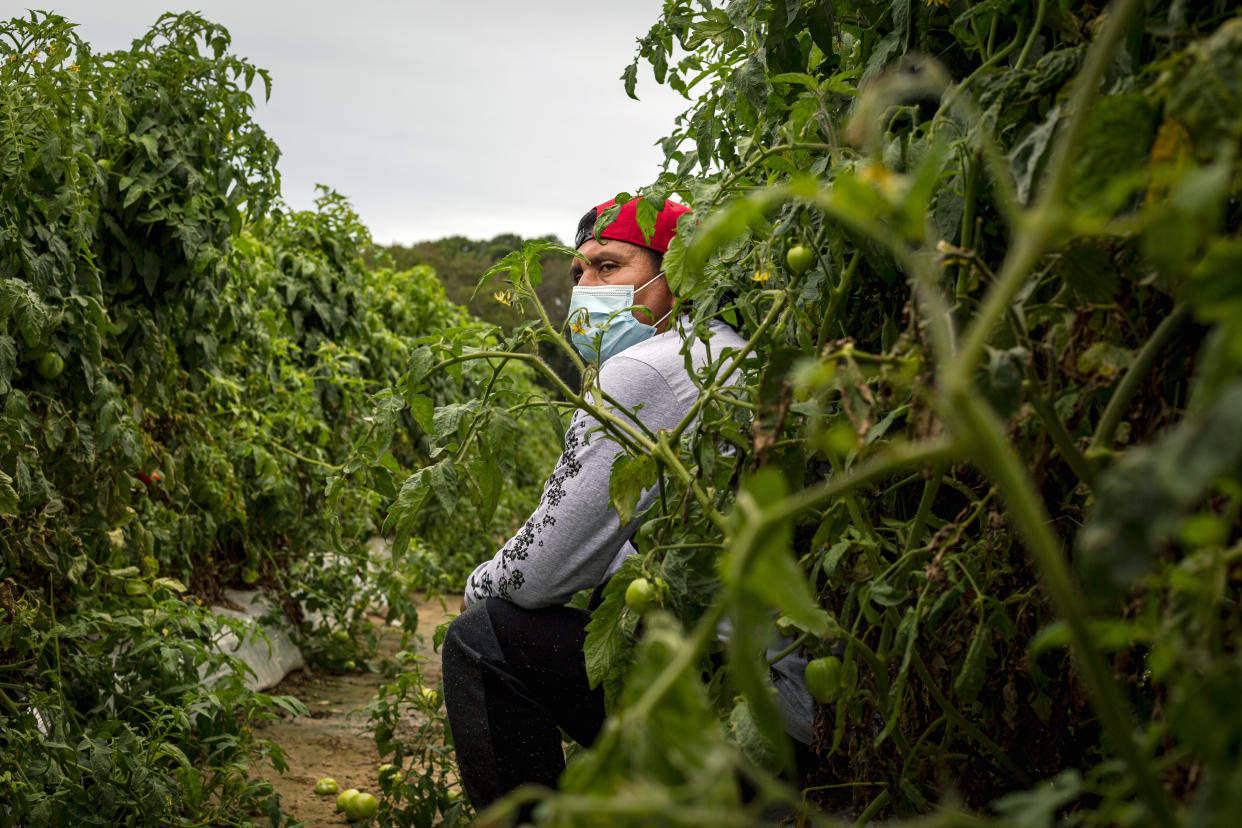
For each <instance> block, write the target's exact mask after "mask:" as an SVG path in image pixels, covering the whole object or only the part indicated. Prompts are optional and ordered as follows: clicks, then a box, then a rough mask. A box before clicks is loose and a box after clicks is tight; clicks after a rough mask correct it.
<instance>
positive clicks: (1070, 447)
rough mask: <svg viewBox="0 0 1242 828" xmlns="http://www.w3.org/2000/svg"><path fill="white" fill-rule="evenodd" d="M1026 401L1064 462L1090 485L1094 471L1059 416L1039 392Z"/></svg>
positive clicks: (1093, 480) (1093, 478) (1093, 477)
mask: <svg viewBox="0 0 1242 828" xmlns="http://www.w3.org/2000/svg"><path fill="white" fill-rule="evenodd" d="M1027 402H1029V403H1030V404H1031V408H1033V409H1034V410H1035V413H1036V414H1037V415H1039V419H1040V420H1042V421H1043V423H1044V427H1045V428H1047V429H1048V436H1049V437H1051V438H1052V442H1053V443H1055V444H1056V447H1057V450H1058V451H1060V452H1061V456H1062V457H1064V458H1065V462H1066V463H1069V467H1070V468H1071V469H1073V471H1074V474H1075V475H1077V476H1078V479H1079V480H1080V481H1081V482H1083V483H1085V484H1086V485H1088V486H1091V485H1092V484H1093V483H1094V482H1095V473H1094V472H1093V471H1092V470H1091V464H1090V463H1088V462H1087V458H1086V457H1084V456H1083V453H1082V452H1081V451H1079V450H1078V446H1076V445H1074V437H1073V435H1071V434H1070V433H1069V430H1068V429H1066V428H1065V424H1064V423H1062V422H1061V418H1060V417H1058V416H1057V413H1056V412H1055V411H1053V409H1052V406H1051V405H1050V404H1049V402H1048V401H1047V400H1045V399H1044V397H1043V395H1042V394H1039V393H1032V394H1031V395H1030V396H1028V397H1027Z"/></svg>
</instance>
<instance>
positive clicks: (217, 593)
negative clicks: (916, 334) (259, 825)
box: [0, 13, 551, 825]
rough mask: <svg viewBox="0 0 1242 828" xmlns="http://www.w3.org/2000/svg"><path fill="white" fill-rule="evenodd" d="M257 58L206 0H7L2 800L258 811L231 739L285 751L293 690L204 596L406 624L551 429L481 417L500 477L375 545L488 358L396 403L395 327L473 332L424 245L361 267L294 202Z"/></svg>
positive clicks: (523, 391) (2, 80)
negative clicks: (40, 2)
mask: <svg viewBox="0 0 1242 828" xmlns="http://www.w3.org/2000/svg"><path fill="white" fill-rule="evenodd" d="M256 85H259V86H261V87H262V88H263V89H264V92H265V93H266V91H267V87H268V86H269V85H270V81H269V78H268V76H267V74H266V72H264V71H263V70H261V69H258V68H256V67H255V66H253V65H252V64H250V63H248V62H247V61H245V60H242V59H240V58H238V57H236V56H234V55H232V54H231V53H230V52H229V37H228V33H227V32H226V31H225V30H224V29H223V28H221V27H219V26H217V25H215V24H212V23H210V22H208V21H206V20H203V19H202V18H200V17H198V16H197V15H194V14H181V15H166V16H164V17H162V18H161V19H160V20H159V21H158V22H157V23H156V24H155V26H153V27H152V29H151V30H150V31H149V32H148V34H146V35H145V36H144V37H142V38H139V39H138V40H137V41H135V43H134V45H133V47H132V48H131V49H129V50H126V51H121V52H116V53H111V54H106V55H97V54H94V53H93V52H92V51H91V50H90V48H89V46H88V45H87V44H85V43H82V42H81V41H79V40H78V39H77V37H76V35H75V34H74V31H73V28H72V26H71V25H70V24H69V23H67V22H66V21H65V20H63V19H61V18H59V17H57V16H55V15H44V14H42V13H32V14H30V15H29V16H28V17H27V18H16V19H13V20H11V21H9V22H7V23H4V24H3V25H2V26H0V121H2V122H3V123H4V127H3V133H4V134H3V139H0V778H2V779H4V780H5V781H4V783H3V787H4V791H5V793H4V796H3V797H0V824H5V825H7V824H30V825H53V824H64V825H68V824H75V825H76V824H82V825H86V824H101V825H113V824H181V823H194V824H202V823H205V822H215V821H217V820H219V821H223V822H228V823H235V822H236V821H237V820H239V819H241V818H243V815H244V814H245V813H246V812H252V813H258V812H260V811H262V812H266V813H268V814H269V815H271V816H273V818H276V817H277V816H278V815H279V807H278V804H277V802H276V800H275V799H274V798H272V796H271V791H270V789H269V788H267V787H266V786H265V784H262V783H259V782H256V781H253V780H252V779H251V776H250V774H249V773H248V772H247V763H248V762H249V760H250V759H251V758H252V757H255V756H257V755H259V754H268V755H270V757H271V759H272V761H274V762H276V763H277V765H278V766H279V764H280V763H281V756H282V753H281V751H280V749H279V748H278V747H277V746H274V745H267V744H264V743H261V742H259V741H257V740H256V739H255V736H254V727H255V726H256V725H257V724H258V723H259V722H261V721H263V720H264V719H265V718H268V717H271V716H273V715H277V714H278V713H280V712H281V711H282V709H283V710H297V709H298V705H297V703H296V702H295V701H293V700H289V699H280V698H269V697H267V696H263V695H260V694H254V693H251V692H248V691H247V690H246V689H245V687H244V686H243V683H242V676H241V675H240V667H239V666H238V665H236V664H232V663H231V662H230V659H229V658H227V657H226V656H225V655H223V654H221V653H219V652H218V651H216V650H215V649H214V648H213V647H212V646H211V642H212V641H213V639H214V638H215V637H216V636H217V635H218V633H219V632H220V629H221V628H222V627H223V626H226V625H227V624H228V623H229V622H227V621H226V620H223V619H221V618H218V617H217V616H215V615H213V614H211V613H210V612H208V611H207V605H208V604H210V603H212V602H216V601H219V600H221V599H222V590H223V589H224V588H226V587H236V588H245V587H248V586H252V585H253V586H258V587H262V588H264V589H266V590H268V591H269V592H272V593H275V594H276V595H278V596H279V597H280V598H281V602H282V603H283V604H284V605H285V606H286V607H287V608H289V610H290V611H291V612H292V613H293V614H294V616H295V620H297V621H299V622H302V623H300V624H299V626H298V630H297V633H298V638H299V642H300V643H301V644H302V646H303V649H304V650H305V651H306V652H307V654H308V655H309V656H311V657H312V659H314V660H315V661H317V662H318V663H320V664H321V665H323V666H326V667H329V668H335V669H341V668H345V667H347V666H349V665H350V664H352V663H353V662H354V660H355V659H356V658H357V659H360V658H361V657H362V656H365V655H366V652H365V646H364V647H363V651H360V650H359V647H358V644H356V643H351V642H355V641H358V640H359V639H361V642H362V644H363V645H365V644H366V641H367V624H366V621H365V619H364V613H363V609H364V608H365V607H366V606H367V605H368V604H372V603H376V602H377V600H380V601H382V602H383V603H385V604H387V606H388V607H389V612H390V614H391V616H392V618H393V619H397V618H400V619H401V620H403V621H405V622H406V623H407V626H408V627H409V628H410V629H412V628H413V624H414V622H415V621H416V616H415V615H414V611H413V607H412V605H411V603H410V591H411V589H412V588H413V587H415V586H425V587H437V586H438V587H443V586H444V585H445V584H448V583H451V582H452V580H453V578H459V577H460V575H457V574H455V573H456V572H457V571H458V570H459V569H460V568H461V565H460V564H459V563H458V562H457V558H458V557H462V556H470V555H471V548H472V545H473V547H479V546H481V545H486V544H488V543H490V538H491V536H492V535H493V534H494V533H495V531H496V526H499V525H501V524H502V523H503V521H505V520H508V519H511V517H512V513H513V509H514V505H513V502H514V499H515V498H516V497H519V496H520V493H521V492H522V491H523V490H524V489H529V488H530V487H532V486H534V485H535V484H536V483H537V477H536V474H537V472H535V471H530V472H527V471H525V470H526V469H528V468H537V467H538V466H539V465H540V461H541V459H542V458H544V457H546V456H547V453H548V451H549V450H550V449H549V448H547V446H549V445H550V441H545V440H542V439H541V437H542V435H543V434H544V433H545V432H542V431H540V430H539V429H535V430H534V431H528V433H527V437H526V438H525V439H523V440H516V439H512V438H511V434H510V432H511V431H512V429H511V428H510V430H509V431H508V432H506V430H505V429H506V428H509V427H508V426H506V425H505V424H504V423H498V424H497V425H496V426H495V430H496V435H497V440H496V445H497V446H498V448H497V450H496V458H497V462H498V463H500V464H502V465H503V466H504V467H505V468H507V469H509V471H510V472H511V473H509V474H508V475H507V480H509V481H511V485H510V486H507V487H505V489H504V491H503V492H501V491H500V490H499V489H497V491H496V492H495V496H494V497H493V498H492V500H491V502H490V503H489V505H488V506H487V508H486V509H475V508H473V506H470V505H465V504H463V505H461V506H458V507H456V508H454V504H451V503H446V504H442V505H440V504H438V505H437V506H435V507H432V508H429V509H428V510H427V514H426V515H425V520H424V522H423V523H421V524H419V525H418V526H417V527H415V528H416V529H418V530H419V531H422V530H423V529H426V530H427V535H428V536H429V537H430V538H431V539H432V540H436V539H439V538H451V539H452V541H453V544H452V545H449V544H447V543H446V544H444V548H446V549H449V550H450V553H449V554H448V555H446V556H444V558H443V559H440V558H438V557H436V556H434V555H433V554H431V553H430V552H429V551H428V549H429V547H428V546H427V545H426V544H423V543H420V544H417V545H415V546H413V547H407V548H406V549H404V550H403V553H402V554H401V555H399V556H397V557H396V558H394V559H392V560H391V562H390V563H389V564H387V565H382V566H379V567H378V568H376V564H375V562H374V561H371V560H369V556H368V555H367V553H366V550H365V548H364V545H363V544H364V542H365V541H366V540H367V539H368V538H369V537H371V536H372V535H375V534H377V533H378V532H379V528H380V519H381V518H382V517H383V515H382V511H381V510H380V507H381V504H382V503H383V502H384V499H385V498H386V497H392V496H394V495H395V494H396V492H397V485H399V482H400V480H401V479H402V477H403V476H404V472H403V471H402V470H403V469H407V468H410V467H416V466H418V465H420V464H421V463H422V462H425V460H426V458H427V453H428V451H429V450H430V448H431V445H430V442H429V436H428V435H433V434H435V433H436V432H437V431H438V430H442V429H443V428H445V427H446V426H445V425H444V421H445V419H447V420H450V421H452V420H453V418H452V416H448V417H447V418H446V417H445V415H443V414H440V413H437V414H436V415H435V416H434V417H433V407H434V405H436V404H439V405H445V404H453V405H461V406H463V409H464V408H467V407H468V403H466V404H463V403H462V401H463V400H469V399H470V398H471V397H472V396H473V395H474V394H475V393H477V390H478V389H480V388H481V387H482V386H481V384H480V383H481V381H484V380H485V379H486V378H487V377H486V372H484V371H482V370H481V369H480V370H472V369H467V370H465V371H462V372H458V373H457V374H456V375H455V376H452V377H446V378H440V379H438V380H437V381H436V382H435V383H434V384H433V387H432V388H431V389H430V390H429V391H428V395H427V398H426V399H427V404H428V405H427V406H426V407H423V406H421V405H420V404H417V403H415V404H414V405H413V406H412V407H410V408H406V409H405V411H404V412H403V414H402V416H400V417H398V418H397V419H395V420H383V418H382V416H381V417H378V418H377V416H376V411H377V410H379V411H381V412H382V411H386V410H390V409H392V408H393V406H394V404H395V403H396V402H397V400H395V399H394V398H393V397H392V395H391V394H390V393H388V392H387V391H386V390H385V389H387V388H388V387H390V386H392V385H394V384H396V383H397V382H398V381H399V380H400V379H401V378H402V377H403V376H404V375H405V373H406V371H407V369H408V362H407V357H408V352H409V348H410V342H411V341H412V340H415V339H417V338H418V337H420V336H424V335H426V334H428V333H429V332H433V331H434V332H437V336H438V335H439V332H441V331H454V332H455V336H456V337H457V341H458V342H460V343H462V345H463V347H465V346H474V347H477V346H480V345H482V344H483V343H484V341H485V338H486V336H487V335H488V334H487V332H486V330H485V329H483V328H482V327H480V326H479V325H477V324H476V323H475V322H474V321H473V320H472V319H471V318H470V317H469V316H468V315H467V314H465V313H464V312H463V311H462V310H461V309H460V308H458V307H457V306H455V305H453V304H451V303H450V302H448V301H447V299H446V298H445V296H444V291H443V289H442V287H441V286H440V284H439V283H438V281H437V279H436V277H435V274H433V273H432V272H431V271H429V270H428V269H426V268H414V269H411V270H407V271H402V272H394V271H393V270H391V269H388V268H383V267H379V268H376V269H373V270H368V269H367V268H365V267H364V266H363V264H362V260H363V255H364V253H366V252H367V251H368V250H369V248H370V247H371V242H370V239H369V236H368V234H367V231H366V229H365V228H364V227H362V226H361V224H360V223H359V222H358V219H357V217H356V216H355V215H354V213H353V212H352V211H351V210H350V208H349V205H348V204H347V203H346V201H345V200H344V199H343V198H342V197H341V196H339V195H337V194H336V193H333V192H331V191H327V190H324V191H323V192H322V193H321V197H320V198H319V200H318V207H317V209H316V210H314V211H310V212H292V211H289V210H288V209H287V208H286V207H285V206H284V205H283V204H281V202H280V200H279V175H278V172H277V168H276V161H277V158H278V156H279V152H278V150H277V148H276V146H275V145H274V144H273V143H272V141H271V140H270V139H268V138H267V136H266V135H265V134H264V133H263V131H262V130H261V129H260V128H259V127H258V126H257V124H256V123H255V122H254V121H253V120H252V110H253V100H252V97H251V90H252V89H253V88H254V87H255V86H256ZM506 383H507V384H506V385H504V386H503V388H501V387H498V388H496V389H495V390H496V391H497V392H505V393H512V394H513V395H515V399H520V398H521V397H522V396H523V395H527V394H530V393H532V392H533V387H532V386H531V384H530V382H529V379H528V378H527V377H517V378H514V379H511V380H507V381H506ZM402 405H404V402H403V403H402ZM458 419H460V416H459V417H458ZM380 420H383V422H382V424H381V423H380ZM454 422H455V421H454ZM547 434H548V436H549V437H550V436H551V432H547ZM380 443H382V444H383V445H384V449H383V450H378V449H376V450H372V451H367V450H366V447H367V446H371V445H375V446H378V445H379V444H380ZM355 444H358V445H361V446H363V449H364V450H363V451H362V452H361V453H352V448H353V447H354V445H355ZM518 457H521V458H523V460H524V462H522V463H521V464H520V466H519V467H518V468H516V469H515V458H518ZM362 471H365V472H366V484H367V485H362V484H361V482H360V474H361V472H362ZM394 481H396V482H395V483H394ZM329 490H330V491H329ZM437 533H438V534H437ZM312 613H314V614H315V615H314V616H313V617H316V618H318V619H319V621H318V623H317V624H316V625H312V624H311V623H309V621H308V620H307V619H308V618H309V617H312V616H311V614H312ZM304 614H305V617H303V616H304ZM329 629H335V630H337V631H338V632H339V634H340V635H341V636H343V637H344V638H345V641H344V642H343V643H342V642H340V641H337V640H335V639H334V638H332V637H329V636H328V635H327V631H328V630H329ZM221 667H225V668H227V669H224V670H223V671H221V669H220V668H221ZM205 675H223V678H220V679H219V680H217V681H214V682H212V683H203V682H202V681H201V677H202V676H205Z"/></svg>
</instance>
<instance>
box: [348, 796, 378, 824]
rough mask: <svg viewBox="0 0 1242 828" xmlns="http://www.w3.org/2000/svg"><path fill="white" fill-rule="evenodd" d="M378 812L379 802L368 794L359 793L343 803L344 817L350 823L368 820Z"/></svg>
mask: <svg viewBox="0 0 1242 828" xmlns="http://www.w3.org/2000/svg"><path fill="white" fill-rule="evenodd" d="M378 811H379V800H378V799H376V798H375V797H374V796H372V795H371V794H369V793H360V794H358V795H357V796H355V797H354V798H353V799H351V800H349V802H346V803H345V816H347V817H349V821H350V822H358V821H360V820H364V819H370V818H371V817H373V816H375V814H376V813H377V812H378Z"/></svg>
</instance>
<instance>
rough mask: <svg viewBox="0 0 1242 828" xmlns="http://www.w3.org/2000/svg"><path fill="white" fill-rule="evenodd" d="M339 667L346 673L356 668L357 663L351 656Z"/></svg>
mask: <svg viewBox="0 0 1242 828" xmlns="http://www.w3.org/2000/svg"><path fill="white" fill-rule="evenodd" d="M341 669H342V670H344V671H345V672H347V673H352V672H353V671H354V670H357V669H358V664H357V662H355V661H354V660H353V659H352V658H351V659H348V660H347V661H346V662H345V663H344V664H342V665H341Z"/></svg>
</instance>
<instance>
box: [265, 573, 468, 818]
mask: <svg viewBox="0 0 1242 828" xmlns="http://www.w3.org/2000/svg"><path fill="white" fill-rule="evenodd" d="M460 603H461V596H460V595H443V596H440V597H437V598H435V599H433V600H430V601H427V600H421V599H420V600H419V604H418V634H417V636H416V638H417V642H416V644H417V646H416V647H411V649H413V650H415V651H416V652H417V653H419V654H420V655H424V656H427V660H426V661H424V662H422V673H423V677H424V678H425V680H426V682H427V683H428V684H429V685H431V686H436V685H438V684H439V682H440V657H439V655H438V654H437V653H435V652H434V650H433V648H432V646H431V637H432V633H433V632H434V631H435V628H436V627H437V626H439V625H440V624H442V623H444V622H445V621H447V620H448V619H449V617H450V616H451V615H453V614H456V612H457V608H458V605H459V604H460ZM371 621H372V623H374V624H375V629H376V631H377V633H379V637H380V647H379V657H380V659H384V658H388V659H391V658H392V657H393V655H394V654H395V653H396V652H397V649H398V647H399V646H400V644H401V630H399V629H394V628H392V627H388V626H386V625H385V624H384V621H383V619H382V618H380V617H378V616H375V617H372V618H371ZM385 681H386V680H385V678H384V676H382V675H380V674H379V673H372V672H359V673H348V674H345V675H332V674H330V673H311V672H308V671H305V670H298V671H295V672H293V673H290V674H289V675H288V676H286V677H285V679H284V681H282V682H281V683H280V684H278V685H277V686H275V687H273V688H271V689H270V690H268V691H266V692H267V693H269V694H271V695H288V696H294V697H296V698H297V699H298V700H300V701H301V702H302V703H303V704H304V705H306V707H307V709H308V710H309V711H310V715H309V716H290V717H286V718H284V719H277V720H274V721H272V722H270V723H269V724H268V725H266V726H265V727H263V728H262V729H261V730H259V731H257V732H256V735H258V736H262V737H263V738H266V739H270V740H272V741H273V742H275V743H276V744H278V745H280V746H281V747H282V748H284V750H285V751H286V753H287V756H286V757H285V759H286V761H287V762H288V764H289V768H288V770H286V771H285V772H284V774H280V773H277V772H276V771H275V770H274V769H273V768H271V767H270V766H264V767H262V768H260V769H258V770H259V772H260V774H261V775H262V776H263V777H264V778H265V779H267V780H268V781H269V782H271V783H272V787H273V788H275V790H276V792H277V793H278V794H280V796H281V807H282V808H283V809H284V811H285V813H286V814H287V815H289V817H291V818H292V819H293V820H295V821H300V822H301V823H302V824H304V825H306V826H308V828H314V827H317V826H325V825H347V824H349V823H348V821H347V820H346V819H345V815H344V814H342V813H339V812H338V811H337V810H336V797H335V796H318V795H317V794H316V793H315V790H314V789H315V783H316V782H318V781H319V780H320V779H322V778H324V777H325V776H328V777H332V778H333V779H335V780H336V781H337V785H338V786H339V789H340V790H342V791H344V790H347V789H349V788H358V789H359V790H362V791H370V792H372V793H378V790H377V789H378V784H377V781H376V769H377V768H378V767H379V764H380V759H379V753H378V752H377V751H376V749H375V740H374V739H373V738H372V736H371V734H370V733H369V732H368V731H367V729H366V728H367V722H368V719H367V716H366V714H365V713H364V712H363V708H365V707H366V706H367V704H369V703H370V702H371V700H372V699H373V698H374V697H375V694H376V692H377V691H378V689H379V687H380V685H381V684H383V683H385ZM416 715H417V714H416V713H413V712H412V713H411V716H416Z"/></svg>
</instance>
